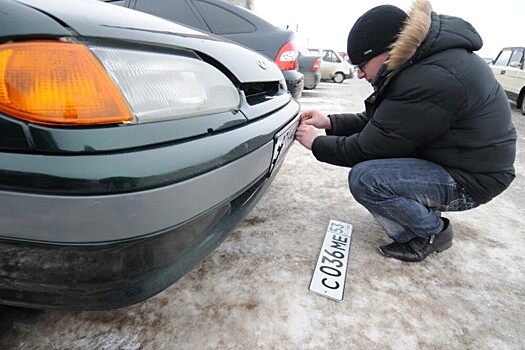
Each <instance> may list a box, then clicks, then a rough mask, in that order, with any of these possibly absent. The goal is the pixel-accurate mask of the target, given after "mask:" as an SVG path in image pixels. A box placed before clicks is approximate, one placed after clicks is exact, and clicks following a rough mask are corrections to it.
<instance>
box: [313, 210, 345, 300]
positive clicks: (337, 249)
mask: <svg viewBox="0 0 525 350" xmlns="http://www.w3.org/2000/svg"><path fill="white" fill-rule="evenodd" d="M351 241H352V225H350V224H347V223H346V222H341V221H337V220H330V223H329V224H328V228H327V230H326V235H325V237H324V242H323V246H322V247H321V252H320V253H319V259H317V264H316V265H315V270H314V274H313V276H312V280H311V281H310V290H311V291H312V292H314V293H317V294H320V295H322V296H325V297H327V298H330V299H334V300H337V301H342V300H343V294H344V290H345V280H346V267H347V266H348V256H349V255H350V245H351Z"/></svg>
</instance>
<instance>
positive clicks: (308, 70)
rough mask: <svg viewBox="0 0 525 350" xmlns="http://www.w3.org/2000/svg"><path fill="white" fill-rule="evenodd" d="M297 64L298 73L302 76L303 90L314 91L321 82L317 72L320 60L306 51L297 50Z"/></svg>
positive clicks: (319, 73) (319, 74)
mask: <svg viewBox="0 0 525 350" xmlns="http://www.w3.org/2000/svg"><path fill="white" fill-rule="evenodd" d="M297 62H298V64H299V72H301V73H302V74H303V75H304V88H305V89H307V90H311V89H315V88H316V87H317V85H318V84H319V83H320V82H321V71H320V70H319V67H320V65H321V58H320V57H319V56H317V55H315V54H312V53H310V52H309V51H308V50H306V49H299V56H298V57H297Z"/></svg>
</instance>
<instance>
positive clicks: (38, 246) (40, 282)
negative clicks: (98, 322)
mask: <svg viewBox="0 0 525 350" xmlns="http://www.w3.org/2000/svg"><path fill="white" fill-rule="evenodd" d="M0 8H1V9H2V11H1V12H0V303H3V304H9V305H17V306H28V307H37V308H68V309H105V308H115V307H122V306H125V305H129V304H132V303H136V302H138V301H141V300H143V299H145V298H148V297H150V296H152V295H154V294H156V293H158V292H160V291H161V290H163V289H165V288H166V287H168V286H169V285H171V284H172V283H174V282H175V281H176V280H177V279H179V278H180V277H181V276H183V275H184V274H185V273H186V272H188V271H189V270H190V269H191V268H192V267H193V266H195V264H197V263H198V262H199V261H200V260H201V259H203V258H204V257H205V256H206V255H207V254H208V253H209V252H211V251H212V250H213V249H214V248H216V247H217V246H218V245H219V244H220V243H221V242H222V241H223V240H224V239H225V238H226V237H227V236H228V234H229V233H230V232H231V231H232V230H233V229H234V228H235V227H236V225H238V224H239V223H240V222H241V221H242V220H243V218H244V217H245V216H246V215H247V213H248V212H249V211H250V209H251V208H252V207H253V206H254V205H255V204H256V203H257V201H258V200H259V199H260V198H261V196H262V194H263V193H264V191H265V190H266V189H267V188H268V186H269V184H270V182H271V180H272V179H273V178H274V177H275V175H276V174H277V172H278V170H279V167H280V165H281V164H282V161H283V159H284V157H285V154H286V152H287V150H288V148H289V147H290V145H291V144H292V142H293V140H294V133H295V129H296V127H297V124H298V119H299V117H298V113H299V105H298V103H297V102H295V101H294V100H293V99H292V98H291V96H290V94H289V93H288V92H287V90H286V85H285V81H284V79H283V75H282V73H281V71H280V70H279V68H278V67H277V66H276V65H275V64H274V63H273V62H272V61H270V60H268V59H267V58H265V57H264V56H261V55H259V54H257V53H255V52H253V51H250V50H248V49H245V48H242V47H240V46H237V45H236V44H233V43H231V42H227V41H224V40H223V39H220V38H218V37H215V36H211V35H207V34H204V33H201V32H198V31H194V30H192V29H189V28H187V27H184V26H180V25H177V24H174V23H172V22H168V21H165V20H163V19H160V18H157V17H154V16H150V15H147V14H143V13H139V12H136V11H132V10H128V9H125V8H121V7H118V6H114V5H110V4H105V3H102V2H98V1H89V0H86V1H75V3H74V5H73V4H72V3H68V5H67V6H64V2H63V1H62V0H16V1H15V0H0Z"/></svg>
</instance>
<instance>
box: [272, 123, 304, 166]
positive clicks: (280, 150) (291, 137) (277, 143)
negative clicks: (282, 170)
mask: <svg viewBox="0 0 525 350" xmlns="http://www.w3.org/2000/svg"><path fill="white" fill-rule="evenodd" d="M299 121H300V118H299V116H296V117H295V118H294V119H293V120H292V121H291V122H289V123H288V124H286V126H285V127H283V128H282V129H281V130H280V131H279V132H278V133H277V134H276V135H275V136H274V146H273V154H272V161H271V163H270V171H269V174H271V173H272V171H273V169H275V167H276V166H278V165H279V164H281V163H282V162H283V161H284V156H285V154H286V152H287V151H288V149H289V148H290V146H291V145H292V144H293V142H294V141H295V131H296V130H297V127H298V126H299Z"/></svg>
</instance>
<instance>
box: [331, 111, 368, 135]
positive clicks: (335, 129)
mask: <svg viewBox="0 0 525 350" xmlns="http://www.w3.org/2000/svg"><path fill="white" fill-rule="evenodd" d="M328 118H330V122H331V124H332V128H331V129H327V130H326V134H327V135H336V136H350V135H353V134H355V133H358V132H360V131H361V130H363V128H364V127H365V125H366V123H368V117H367V116H366V113H365V112H362V113H355V114H353V113H351V114H350V113H347V114H330V115H328Z"/></svg>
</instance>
